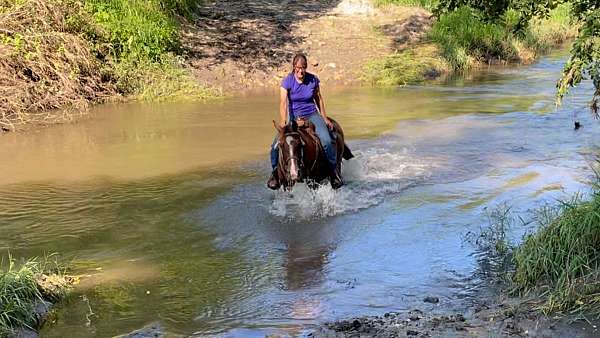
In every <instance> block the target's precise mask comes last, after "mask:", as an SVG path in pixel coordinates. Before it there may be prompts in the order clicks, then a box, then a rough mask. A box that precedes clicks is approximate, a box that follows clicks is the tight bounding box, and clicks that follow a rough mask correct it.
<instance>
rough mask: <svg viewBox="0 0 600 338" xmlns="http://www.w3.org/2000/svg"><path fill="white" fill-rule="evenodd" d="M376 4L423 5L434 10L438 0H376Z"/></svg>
mask: <svg viewBox="0 0 600 338" xmlns="http://www.w3.org/2000/svg"><path fill="white" fill-rule="evenodd" d="M374 4H375V6H377V7H381V6H390V5H393V6H406V7H423V8H425V9H428V10H432V9H433V8H434V7H435V6H436V4H437V0H375V1H374Z"/></svg>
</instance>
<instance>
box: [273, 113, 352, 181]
mask: <svg viewBox="0 0 600 338" xmlns="http://www.w3.org/2000/svg"><path fill="white" fill-rule="evenodd" d="M329 120H330V121H331V122H332V124H333V130H332V131H330V133H331V141H332V144H333V146H334V147H335V149H336V153H337V170H338V173H339V174H340V175H341V169H342V159H344V160H349V159H351V158H353V157H354V155H352V152H351V151H350V148H348V146H347V145H346V143H345V142H344V132H343V130H342V127H340V125H339V124H338V123H337V122H336V121H334V120H333V119H331V118H330V119H329ZM273 125H274V126H275V129H277V131H278V132H279V136H278V146H277V147H278V148H279V164H278V165H277V176H278V179H279V182H280V183H281V186H283V188H284V189H285V190H291V189H292V187H293V186H294V184H296V183H297V182H304V181H306V183H307V185H308V186H309V188H311V189H316V188H317V187H318V186H319V185H320V183H321V181H323V180H324V179H326V178H328V177H329V176H330V174H331V167H330V166H331V165H330V163H329V161H327V158H326V157H325V152H324V151H323V147H322V146H321V142H320V141H319V137H318V136H317V134H316V132H315V126H314V125H313V124H312V123H310V122H309V121H300V122H299V123H298V124H297V125H296V124H294V126H292V125H287V126H285V127H284V128H281V127H279V126H277V124H276V123H275V121H273Z"/></svg>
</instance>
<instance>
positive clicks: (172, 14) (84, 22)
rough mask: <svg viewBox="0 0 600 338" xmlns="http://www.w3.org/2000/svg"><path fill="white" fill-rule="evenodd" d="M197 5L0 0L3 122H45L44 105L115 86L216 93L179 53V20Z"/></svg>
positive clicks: (155, 92)
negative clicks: (187, 67)
mask: <svg viewBox="0 0 600 338" xmlns="http://www.w3.org/2000/svg"><path fill="white" fill-rule="evenodd" d="M196 4H197V1H192V0H85V1H77V0H2V1H0V60H1V61H0V76H1V77H2V78H0V82H2V83H3V86H1V87H0V97H2V99H0V126H2V127H4V128H9V129H13V123H24V122H31V121H36V120H39V121H44V122H45V121H46V120H47V119H49V118H51V115H49V114H40V113H39V112H41V111H47V110H49V109H54V108H65V105H73V106H74V107H75V108H76V109H75V110H78V109H79V108H81V107H82V106H84V105H86V104H87V103H88V102H101V101H103V100H105V99H107V98H109V97H114V95H115V94H116V93H119V94H123V95H133V96H137V97H141V98H156V97H165V96H173V95H175V96H183V95H185V96H187V97H190V96H191V97H207V96H210V95H215V93H214V92H211V91H208V90H206V89H204V88H202V87H200V86H199V85H198V84H196V83H195V81H193V79H192V78H191V77H190V75H189V72H187V71H185V70H184V68H183V63H182V62H181V59H180V58H179V57H178V55H179V54H180V53H181V45H180V36H179V34H180V33H179V32H180V30H179V22H180V21H179V20H180V18H183V17H185V16H190V15H191V13H192V12H193V10H194V6H196ZM31 13H36V15H31ZM15 74H16V76H14V75H15ZM52 118H58V119H62V118H64V116H58V117H56V116H55V115H53V116H52Z"/></svg>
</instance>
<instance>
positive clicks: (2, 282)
mask: <svg viewBox="0 0 600 338" xmlns="http://www.w3.org/2000/svg"><path fill="white" fill-rule="evenodd" d="M48 267H49V261H48V260H47V259H46V260H44V261H39V260H37V259H31V260H28V261H27V262H25V263H23V264H22V265H17V264H16V262H15V260H14V259H13V258H12V257H11V256H10V255H9V256H8V259H7V260H6V261H4V260H3V261H2V262H1V263H0V336H2V337H3V336H6V335H8V334H9V333H10V332H12V330H13V329H15V328H18V327H27V328H35V326H36V325H37V322H36V321H37V320H38V319H37V318H36V314H35V311H34V307H35V305H36V304H37V303H38V302H40V301H42V300H44V299H51V300H57V298H59V297H60V296H61V295H63V292H64V291H65V289H62V288H60V287H59V288H58V289H56V290H48V289H45V288H44V287H42V284H40V278H41V277H42V276H43V275H42V274H43V273H44V272H47V268H48ZM46 277H47V276H46ZM49 278H50V277H47V280H48V279H49ZM42 283H44V282H42ZM51 283H52V282H50V283H44V284H45V285H50V284H51ZM55 291H56V292H57V293H54V292H55Z"/></svg>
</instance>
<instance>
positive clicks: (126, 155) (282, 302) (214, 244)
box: [0, 55, 600, 337]
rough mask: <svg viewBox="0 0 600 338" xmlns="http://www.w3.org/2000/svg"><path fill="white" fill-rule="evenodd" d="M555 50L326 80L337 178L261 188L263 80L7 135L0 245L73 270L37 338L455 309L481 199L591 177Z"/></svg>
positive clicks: (503, 200)
mask: <svg viewBox="0 0 600 338" xmlns="http://www.w3.org/2000/svg"><path fill="white" fill-rule="evenodd" d="M563 62H564V58H563V57H562V55H555V56H550V57H548V58H545V59H543V60H542V61H541V62H539V63H538V64H535V65H533V66H530V67H522V68H510V69H494V70H490V71H488V72H485V73H481V74H478V75H473V76H471V77H469V78H462V79H457V80H452V81H450V82H449V83H447V84H444V85H439V86H418V87H404V88H396V89H390V90H376V89H372V90H371V89H360V90H357V89H352V90H340V91H334V90H331V91H330V92H327V91H326V92H325V95H326V99H327V103H328V106H329V110H330V114H331V115H333V116H335V117H336V118H337V119H338V120H340V121H341V122H342V124H343V125H344V127H345V129H346V132H347V134H348V136H349V138H350V145H351V146H352V148H353V150H354V152H355V153H356V155H357V157H356V159H354V160H352V161H351V162H349V163H348V164H347V165H346V166H345V167H344V170H345V176H346V178H347V181H348V184H347V186H345V187H344V188H343V189H341V190H339V191H336V192H334V191H332V190H331V189H329V188H328V187H323V188H321V189H319V190H317V191H316V192H311V191H308V190H306V189H305V188H304V187H298V188H297V189H295V190H294V192H293V193H291V194H288V193H273V192H270V191H268V190H267V189H266V188H265V187H264V181H265V180H266V178H267V175H268V161H267V147H268V144H269V143H270V141H271V140H272V137H273V130H272V126H271V124H270V120H271V119H273V117H274V116H275V115H276V113H275V112H276V107H277V104H276V101H275V98H276V95H275V94H272V95H251V96H248V97H244V98H237V99H230V100H224V101H221V102H216V103H210V104H197V103H194V104H192V103H189V104H178V105H173V104H153V105H141V104H128V105H119V106H104V107H101V108H98V111H97V112H96V113H95V114H94V118H93V119H90V120H88V121H84V122H82V123H78V124H74V125H63V126H58V127H53V128H48V129H43V130H40V131H38V132H36V133H31V134H7V135H3V136H1V137H0V157H1V158H2V159H3V161H2V162H1V163H0V172H1V173H2V175H0V185H1V186H2V189H0V249H1V250H3V251H5V250H7V249H10V252H11V254H12V255H13V256H15V257H30V256H35V255H37V256H40V255H44V254H47V253H52V252H58V253H60V259H61V260H63V261H68V262H69V264H70V266H72V268H73V273H76V274H81V275H82V276H83V277H82V281H81V284H80V285H79V286H78V288H77V289H76V290H75V292H74V293H73V294H72V295H71V296H70V298H69V299H68V300H67V301H66V302H64V303H63V304H62V305H61V306H60V308H59V311H58V315H57V317H56V320H55V322H54V323H52V324H51V325H47V326H46V327H45V328H44V330H43V336H44V337H110V336H113V335H116V334H121V333H126V332H129V331H131V330H134V329H137V328H140V327H141V326H143V325H145V324H148V323H151V322H158V323H160V324H161V325H162V326H163V328H164V329H166V330H167V331H168V332H172V333H179V334H185V335H190V334H191V335H197V336H214V335H223V336H239V337H249V336H263V335H264V334H268V333H279V334H290V335H301V334H303V333H306V332H308V331H310V329H311V327H313V326H314V325H315V324H318V323H321V322H323V321H326V320H331V319H338V318H344V317H347V316H353V315H367V314H381V313H383V312H386V311H391V310H402V309H412V308H415V307H419V308H422V309H432V310H444V309H463V308H464V307H467V306H468V301H467V300H468V299H469V298H470V297H473V295H474V290H476V289H477V287H478V285H479V284H480V283H482V280H481V266H480V265H479V264H478V259H477V257H478V256H477V252H476V250H475V249H474V248H473V247H472V246H470V245H468V244H467V243H465V242H464V238H465V234H467V233H468V232H469V231H477V230H478V229H479V228H480V227H481V226H484V225H486V224H487V218H486V214H487V213H489V210H493V209H495V208H498V207H499V206H501V205H505V204H508V205H510V206H511V207H512V208H513V210H515V212H522V213H527V212H528V210H532V209H535V208H537V207H539V206H541V205H544V204H546V203H555V202H556V199H560V198H565V197H567V196H569V195H570V194H572V193H574V192H576V191H584V192H585V191H587V188H586V187H587V186H586V183H587V182H588V181H589V179H590V178H591V177H590V176H591V171H590V170H589V165H590V162H591V161H592V160H593V158H594V155H595V154H596V152H597V151H596V148H597V145H598V141H597V137H596V136H597V135H598V133H599V132H600V126H598V123H596V122H594V121H592V120H591V119H590V118H589V115H588V114H587V113H586V112H585V104H586V100H587V99H588V96H587V94H589V85H587V84H586V85H585V86H584V88H582V90H580V91H577V92H576V93H575V95H573V96H572V97H570V98H569V99H568V100H567V101H566V102H565V105H564V106H563V107H562V108H561V109H559V110H558V111H554V107H553V95H554V92H553V90H554V81H555V79H556V78H557V77H558V75H559V72H560V69H561V66H562V64H563ZM586 89H587V91H586ZM574 114H577V115H578V119H579V120H581V121H582V123H583V125H584V127H583V128H582V129H581V130H579V131H573V129H572V119H573V115H574ZM524 231H526V229H524V228H522V227H519V228H516V229H513V232H512V233H511V235H512V236H513V237H515V238H518V237H519V236H520V235H521V234H522V233H523V232H524ZM5 252H6V251H5ZM429 295H433V296H436V297H439V298H440V304H438V305H431V304H425V303H423V302H422V299H423V297H425V296H429Z"/></svg>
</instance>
